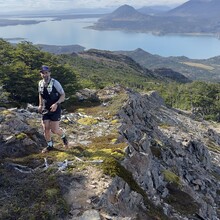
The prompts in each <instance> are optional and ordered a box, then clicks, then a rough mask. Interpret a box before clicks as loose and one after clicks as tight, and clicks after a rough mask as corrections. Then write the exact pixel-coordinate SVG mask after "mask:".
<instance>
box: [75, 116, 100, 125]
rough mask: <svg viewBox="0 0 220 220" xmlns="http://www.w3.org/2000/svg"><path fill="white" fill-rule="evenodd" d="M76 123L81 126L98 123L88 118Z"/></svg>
mask: <svg viewBox="0 0 220 220" xmlns="http://www.w3.org/2000/svg"><path fill="white" fill-rule="evenodd" d="M77 122H78V123H79V124H82V125H94V124H97V123H98V120H97V119H95V118H89V117H88V118H80V119H79V120H78V121H77Z"/></svg>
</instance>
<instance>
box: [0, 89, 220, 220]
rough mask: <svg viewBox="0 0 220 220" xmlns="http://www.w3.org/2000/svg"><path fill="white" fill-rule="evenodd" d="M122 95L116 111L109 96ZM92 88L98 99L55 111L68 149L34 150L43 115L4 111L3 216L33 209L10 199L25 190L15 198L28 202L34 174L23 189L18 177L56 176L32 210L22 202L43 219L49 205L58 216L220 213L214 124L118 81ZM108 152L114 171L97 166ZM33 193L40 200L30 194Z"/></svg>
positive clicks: (219, 159)
mask: <svg viewBox="0 0 220 220" xmlns="http://www.w3.org/2000/svg"><path fill="white" fill-rule="evenodd" d="M122 94H123V99H119V102H118V103H117V105H118V106H117V108H116V109H115V108H114V111H113V110H112V104H113V101H112V100H114V99H115V98H118V97H119V96H120V95H122ZM92 95H93V96H94V95H96V96H97V97H99V99H100V100H101V101H102V104H101V106H98V107H95V108H89V109H87V110H85V109H84V110H82V109H81V110H78V111H76V112H73V113H67V114H65V115H64V117H63V119H62V126H63V127H65V129H66V132H67V133H68V134H69V138H70V148H69V149H63V148H62V147H61V146H60V145H59V144H57V145H56V146H55V147H56V151H53V152H50V153H49V154H47V155H42V154H40V150H41V149H42V148H43V146H44V144H45V142H44V139H43V137H42V135H41V132H42V131H41V127H40V115H38V114H37V113H34V112H32V113H31V112H29V111H27V110H18V109H9V110H6V109H1V114H0V115H1V117H0V119H1V126H0V129H1V136H0V140H1V142H0V146H1V148H0V150H1V154H0V155H1V166H0V172H1V176H2V178H1V179H0V187H1V189H2V190H1V193H0V194H1V199H0V204H1V208H0V211H1V212H0V213H1V217H7V219H13V217H12V215H10V214H12V213H13V214H14V216H17V217H20V216H26V217H30V215H31V214H29V215H28V214H23V212H22V204H20V206H19V207H20V209H19V211H18V209H16V211H17V212H15V210H14V209H12V208H11V209H10V208H9V207H10V206H9V205H7V203H10V202H11V203H14V206H15V205H16V204H15V201H16V202H19V200H18V198H17V197H15V196H16V195H17V196H18V195H19V196H20V197H21V196H22V195H23V194H22V193H24V195H25V196H26V197H24V198H25V199H24V198H23V199H22V200H21V201H20V202H21V203H24V204H25V201H26V200H27V201H28V198H29V196H30V195H28V194H27V193H29V194H33V193H34V192H35V190H36V192H38V193H42V192H41V191H42V188H40V189H37V187H38V185H39V186H41V185H40V184H41V182H40V181H39V180H38V182H36V183H37V184H35V185H34V187H36V189H35V188H34V189H33V188H32V190H31V193H30V192H28V187H26V193H25V192H23V187H24V186H23V185H22V182H23V183H26V184H27V183H29V184H30V182H29V181H32V182H34V181H35V179H36V178H37V177H36V176H37V175H38V176H40V178H41V181H45V182H44V186H45V185H48V186H50V187H51V182H53V181H54V177H56V180H57V181H56V182H53V187H52V189H53V190H52V189H51V188H45V192H46V197H45V195H44V197H43V196H42V197H43V199H42V201H41V203H40V204H41V205H40V206H37V205H38V203H36V204H35V206H37V207H38V208H36V209H33V206H32V207H29V213H30V212H32V215H33V216H34V217H35V219H36V218H37V217H39V216H40V217H41V219H47V218H46V217H45V216H46V214H45V213H46V211H47V215H49V216H53V219H64V220H70V219H74V220H78V219H81V220H82V219H84V220H86V219H90V220H91V219H97V220H98V219H114V220H119V219H124V220H125V219H127V220H128V219H143V220H145V219H177V220H182V219H186V220H187V219H210V220H217V219H220V210H219V209H220V198H219V193H220V184H219V179H220V168H219V164H220V163H219V162H220V149H219V142H220V136H219V125H218V124H215V123H211V122H207V121H203V120H202V119H200V118H198V117H197V116H195V115H192V114H191V113H189V112H183V111H181V110H177V109H170V108H167V107H166V105H165V104H164V102H163V100H162V98H161V97H159V96H158V94H157V93H156V92H151V93H149V94H139V93H135V92H133V91H130V90H128V89H125V88H122V87H120V86H118V87H113V88H105V89H103V90H101V91H98V92H97V91H94V92H93V94H92ZM84 98H85V97H84ZM119 106H121V108H120V110H119V111H118V107H119ZM114 107H115V106H114ZM94 109H95V110H96V111H94ZM116 110H117V112H118V113H116ZM88 119H90V120H89V123H88ZM85 122H86V123H85ZM33 127H35V129H37V130H34V129H33ZM12 128H13V129H12ZM116 131H117V132H116ZM115 132H116V133H117V134H116V133H115ZM113 134H114V135H113ZM103 137H105V138H106V137H108V138H106V139H105V141H106V142H103V141H102V143H101V142H98V140H99V141H100V140H101V139H103ZM55 140H56V139H55ZM56 141H58V140H56ZM120 144H121V145H120ZM106 146H107V147H106ZM92 150H93V151H92ZM105 150H106V151H105ZM109 150H110V153H108V154H107V152H109ZM123 150H124V152H123ZM117 152H119V153H118V154H117ZM91 155H92V156H91ZM103 155H105V156H103ZM22 158H23V160H21V159H22ZM108 159H109V160H108ZM111 160H112V161H113V163H112V164H113V165H114V166H115V168H117V169H116V173H115V175H111V176H109V175H106V174H107V172H106V168H105V169H100V168H101V167H102V166H103V164H106V165H107V168H108V169H110V168H111V166H112V164H111V163H110V162H111ZM114 162H115V163H114ZM9 171H10V172H9ZM103 172H104V173H103ZM9 173H10V175H9ZM109 173H110V172H109ZM109 173H108V174H109ZM36 174H37V175H36ZM48 177H49V178H48ZM48 179H49V180H48ZM8 181H10V184H9V185H8V184H6V183H8ZM12 182H13V184H12ZM45 183H47V184H45ZM19 184H21V185H19ZM56 184H58V185H59V188H60V193H61V195H62V196H61V198H62V199H63V200H62V202H63V203H64V202H65V203H66V206H68V207H69V208H66V206H64V205H63V206H62V207H60V206H59V207H57V206H56V204H57V203H58V202H57V201H59V203H60V202H61V198H60V199H59V200H57V197H58V194H55V196H54V194H52V192H53V193H55V192H54V191H55V186H56ZM9 186H10V187H9ZM18 189H19V190H20V191H17V190H18ZM21 189H22V190H21ZM48 196H49V197H48ZM21 198H22V197H21ZM30 199H31V198H30ZM50 199H51V200H50ZM35 200H36V201H37V200H40V198H38V197H37V194H36V195H35ZM31 201H32V203H33V198H32V200H31ZM42 202H44V206H42ZM63 203H62V204H63ZM48 205H50V206H49V207H50V209H49V210H50V212H49V211H48V210H47V209H46V208H47V207H48ZM45 207H46V208H45ZM44 208H45V209H44ZM37 210H41V213H40V214H39V213H38V212H37ZM51 210H54V211H53V212H54V213H52V211H51ZM26 213H27V212H26ZM42 213H44V214H42ZM10 216H11V218H10Z"/></svg>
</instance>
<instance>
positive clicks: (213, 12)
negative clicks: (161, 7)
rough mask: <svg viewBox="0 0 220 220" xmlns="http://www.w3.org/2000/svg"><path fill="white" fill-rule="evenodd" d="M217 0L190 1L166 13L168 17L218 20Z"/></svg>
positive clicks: (219, 15)
mask: <svg viewBox="0 0 220 220" xmlns="http://www.w3.org/2000/svg"><path fill="white" fill-rule="evenodd" d="M219 12H220V1H219V0H190V1H187V2H186V3H184V4H182V5H180V6H178V7H176V8H174V9H172V10H170V11H169V12H167V14H168V15H169V16H171V15H172V16H191V17H197V18H212V19H220V13H219Z"/></svg>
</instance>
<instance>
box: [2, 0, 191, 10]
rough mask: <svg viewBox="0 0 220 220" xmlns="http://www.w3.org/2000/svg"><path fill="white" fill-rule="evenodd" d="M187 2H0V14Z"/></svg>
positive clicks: (25, 0) (180, 2)
mask: <svg viewBox="0 0 220 220" xmlns="http://www.w3.org/2000/svg"><path fill="white" fill-rule="evenodd" d="M186 1H187V0H0V12H1V13H4V12H13V11H27V10H28V11H32V10H41V11H42V10H65V9H77V8H108V7H119V6H121V5H124V4H127V5H130V6H132V7H134V8H140V7H143V6H152V5H180V4H182V3H184V2H186Z"/></svg>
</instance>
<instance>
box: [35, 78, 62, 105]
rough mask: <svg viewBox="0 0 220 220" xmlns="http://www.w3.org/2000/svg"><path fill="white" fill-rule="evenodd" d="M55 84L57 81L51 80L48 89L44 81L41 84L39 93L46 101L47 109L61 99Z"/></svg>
mask: <svg viewBox="0 0 220 220" xmlns="http://www.w3.org/2000/svg"><path fill="white" fill-rule="evenodd" d="M54 82H55V79H53V78H51V79H50V82H49V84H48V85H47V87H45V86H44V80H41V81H40V82H39V93H40V94H41V96H42V98H43V99H44V104H45V107H46V108H47V109H48V108H50V106H51V105H52V104H54V103H55V102H57V101H58V99H59V98H60V94H59V93H58V91H57V90H56V88H55V86H54Z"/></svg>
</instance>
